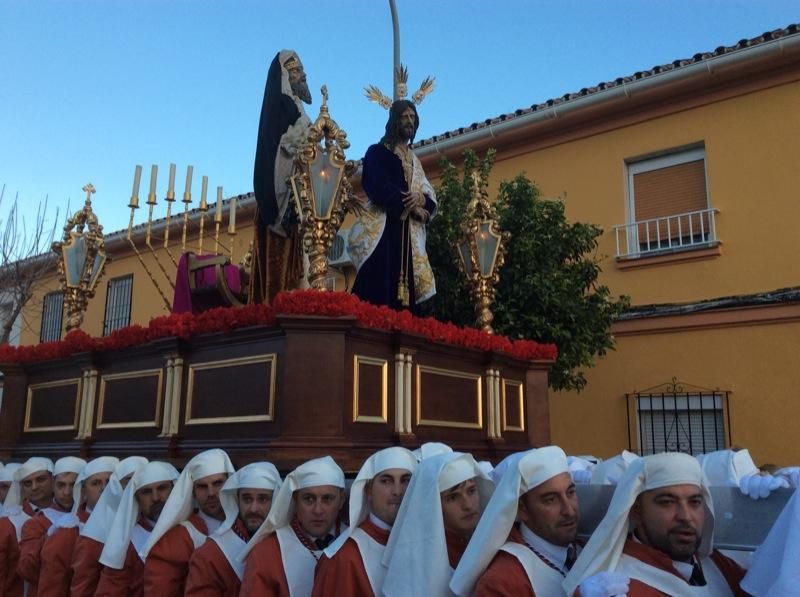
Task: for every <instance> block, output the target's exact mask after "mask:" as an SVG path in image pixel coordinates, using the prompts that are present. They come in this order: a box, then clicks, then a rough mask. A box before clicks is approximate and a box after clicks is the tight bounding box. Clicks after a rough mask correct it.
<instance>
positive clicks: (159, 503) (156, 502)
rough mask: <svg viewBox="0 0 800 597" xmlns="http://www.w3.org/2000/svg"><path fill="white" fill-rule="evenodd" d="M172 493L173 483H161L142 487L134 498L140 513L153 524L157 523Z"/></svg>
mask: <svg viewBox="0 0 800 597" xmlns="http://www.w3.org/2000/svg"><path fill="white" fill-rule="evenodd" d="M171 492H172V481H159V482H158V483H150V485H145V486H143V487H140V488H139V490H138V491H137V492H136V494H135V496H134V497H136V503H137V504H139V512H141V513H142V516H144V517H145V518H147V519H148V520H150V521H151V522H156V521H157V520H158V517H159V515H160V514H161V511H162V510H163V509H164V504H165V503H166V501H167V498H168V497H169V494H170V493H171Z"/></svg>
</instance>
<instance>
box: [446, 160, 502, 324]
mask: <svg viewBox="0 0 800 597" xmlns="http://www.w3.org/2000/svg"><path fill="white" fill-rule="evenodd" d="M472 181H473V193H474V195H473V197H472V199H471V200H470V202H469V204H468V205H467V210H466V213H465V214H464V219H463V220H462V222H461V237H460V239H459V242H458V255H459V258H460V260H459V262H460V264H461V269H462V271H463V272H464V274H465V275H466V276H467V280H468V281H469V283H470V286H471V290H472V297H473V299H474V301H475V313H476V315H477V325H478V327H479V328H481V329H482V330H483V331H485V332H489V333H492V320H493V319H494V315H493V314H492V311H491V306H492V303H493V302H494V298H495V288H494V287H495V285H496V284H497V283H498V282H499V281H500V268H501V267H503V263H504V262H505V253H506V249H505V243H506V242H508V239H509V238H511V235H510V234H509V233H508V232H502V231H501V230H500V229H499V228H498V223H497V212H496V211H495V209H494V207H492V205H491V204H490V203H489V199H488V196H487V193H486V184H485V181H483V180H481V177H480V176H479V175H478V173H477V172H474V173H473V175H472Z"/></svg>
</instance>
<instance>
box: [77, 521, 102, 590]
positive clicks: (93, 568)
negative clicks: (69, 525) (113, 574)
mask: <svg viewBox="0 0 800 597" xmlns="http://www.w3.org/2000/svg"><path fill="white" fill-rule="evenodd" d="M102 553H103V544H102V543H100V542H99V541H95V540H94V539H92V538H91V537H84V536H83V535H81V536H79V537H78V538H77V539H76V541H75V550H74V551H73V553H72V562H71V563H70V568H71V569H72V580H71V582H70V585H69V595H70V597H93V596H94V593H95V591H96V590H97V583H98V582H100V573H101V572H102V571H103V565H102V564H101V563H100V555H101V554H102Z"/></svg>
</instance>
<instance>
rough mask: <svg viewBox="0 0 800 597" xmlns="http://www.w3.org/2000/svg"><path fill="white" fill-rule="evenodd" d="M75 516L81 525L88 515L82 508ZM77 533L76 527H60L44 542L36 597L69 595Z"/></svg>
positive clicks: (78, 529) (78, 531)
mask: <svg viewBox="0 0 800 597" xmlns="http://www.w3.org/2000/svg"><path fill="white" fill-rule="evenodd" d="M77 516H78V520H79V521H80V522H82V523H85V522H86V521H87V520H88V519H89V513H88V512H86V510H85V509H83V508H82V509H80V510H79V511H78V514H77ZM79 533H80V528H79V527H78V526H74V527H62V528H59V529H57V530H56V531H55V532H54V533H53V534H52V535H50V536H49V537H47V539H46V540H45V542H44V545H43V546H42V557H41V569H40V571H39V592H38V597H63V596H64V595H69V594H70V592H69V585H70V581H71V580H72V554H73V551H74V549H75V543H76V541H77V540H78V537H79ZM98 557H99V556H98Z"/></svg>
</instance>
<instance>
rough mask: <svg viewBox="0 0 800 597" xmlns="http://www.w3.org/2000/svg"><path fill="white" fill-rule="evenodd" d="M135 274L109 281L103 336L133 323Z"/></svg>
mask: <svg viewBox="0 0 800 597" xmlns="http://www.w3.org/2000/svg"><path fill="white" fill-rule="evenodd" d="M132 295H133V274H131V275H128V276H122V277H121V278H113V279H111V280H109V281H108V288H107V292H106V314H105V319H104V320H103V335H104V336H108V335H109V334H110V333H111V332H113V331H114V330H118V329H120V328H124V327H126V326H128V325H130V323H131V297H132Z"/></svg>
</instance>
